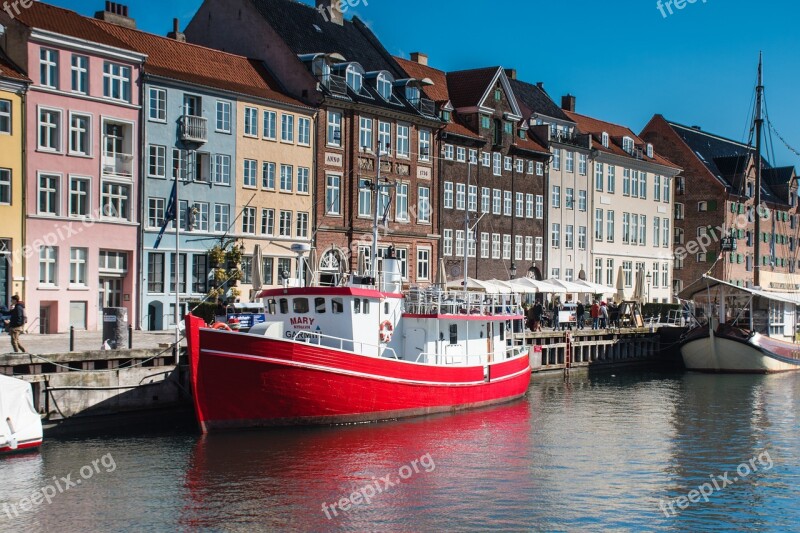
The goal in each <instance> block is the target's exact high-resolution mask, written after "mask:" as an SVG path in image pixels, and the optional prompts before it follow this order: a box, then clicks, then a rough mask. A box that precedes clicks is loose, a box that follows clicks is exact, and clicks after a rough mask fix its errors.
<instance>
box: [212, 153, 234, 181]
mask: <svg viewBox="0 0 800 533" xmlns="http://www.w3.org/2000/svg"><path fill="white" fill-rule="evenodd" d="M212 175H213V177H214V184H215V185H230V184H231V156H229V155H224V154H216V155H215V156H214V167H213V169H212Z"/></svg>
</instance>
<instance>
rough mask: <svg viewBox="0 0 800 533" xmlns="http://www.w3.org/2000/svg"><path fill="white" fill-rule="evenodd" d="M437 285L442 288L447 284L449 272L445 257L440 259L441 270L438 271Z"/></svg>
mask: <svg viewBox="0 0 800 533" xmlns="http://www.w3.org/2000/svg"><path fill="white" fill-rule="evenodd" d="M436 286H437V287H439V288H441V289H444V288H445V287H446V286H447V272H446V266H445V263H444V259H439V271H438V272H437V273H436Z"/></svg>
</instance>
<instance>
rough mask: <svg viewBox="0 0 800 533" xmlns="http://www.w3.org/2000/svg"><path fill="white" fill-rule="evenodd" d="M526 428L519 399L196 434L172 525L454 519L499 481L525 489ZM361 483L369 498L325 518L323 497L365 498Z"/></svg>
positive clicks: (421, 525) (483, 502) (420, 523)
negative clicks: (464, 408)
mask: <svg viewBox="0 0 800 533" xmlns="http://www.w3.org/2000/svg"><path fill="white" fill-rule="evenodd" d="M531 434H532V428H531V412H530V404H529V403H528V402H526V401H519V402H515V403H512V404H509V405H505V406H500V407H495V408H487V409H481V410H477V411H473V412H468V413H459V414H455V415H437V416H432V417H426V418H422V419H413V420H406V421H400V422H390V423H382V424H366V425H356V426H350V427H334V428H318V427H316V428H315V427H311V428H282V429H272V430H268V431H257V432H243V433H221V434H208V435H204V436H202V437H200V438H199V440H198V441H197V444H196V445H195V448H194V453H193V457H192V459H191V464H190V468H189V471H188V473H187V476H186V488H187V489H188V494H187V501H188V502H189V503H188V505H187V506H186V507H185V508H184V509H183V512H182V514H181V519H180V521H181V526H182V527H188V528H198V527H199V528H212V529H217V528H223V529H230V528H232V527H233V528H235V527H236V525H240V526H245V525H253V524H258V526H259V527H263V528H266V529H285V528H287V527H291V528H293V529H295V528H297V529H301V530H315V531H318V530H321V529H329V528H344V529H352V530H361V531H367V530H375V529H376V528H377V527H381V528H385V529H388V530H395V531H398V530H408V528H412V529H414V530H424V529H432V528H435V527H436V526H437V524H438V525H439V526H441V523H442V522H441V520H442V513H446V514H447V515H450V516H452V517H453V518H454V519H455V520H456V523H458V521H457V520H458V517H460V516H469V515H470V514H472V513H474V511H475V509H477V508H481V507H486V506H487V505H489V506H491V507H496V506H498V505H500V504H499V503H498V502H502V501H503V500H505V499H506V498H507V497H508V488H509V487H513V488H514V491H519V492H520V493H528V494H530V493H531V492H532V490H531V489H532V485H533V484H535V480H534V479H532V476H531V475H530V474H529V470H528V468H529V465H528V464H527V460H528V458H529V456H530V448H531V443H530V435H531ZM500 458H502V459H500ZM415 461H416V465H417V466H418V468H417V469H416V470H418V471H415V469H414V468H413V467H414V463H415ZM490 465H491V466H490ZM498 465H499V468H498ZM465 471H466V472H469V473H470V474H471V479H465V478H464V477H463V475H464V473H465ZM409 474H410V475H409ZM401 475H403V476H404V477H407V479H405V480H401V479H400V476H401ZM476 475H478V476H480V479H481V483H480V485H481V487H482V488H481V489H476V488H475V476H476ZM386 476H389V478H388V479H387V477H386ZM387 481H388V482H390V483H391V484H393V485H394V486H388V487H387ZM398 481H400V482H399V483H398ZM465 485H469V486H470V487H471V488H470V489H467V488H466V487H465ZM366 487H372V488H374V487H379V489H376V490H375V492H376V493H377V495H376V496H374V498H372V501H371V503H370V504H369V505H367V504H365V502H363V501H362V502H361V503H360V504H359V505H354V506H353V507H352V508H350V510H349V511H346V512H342V511H341V510H340V507H339V505H338V504H337V507H336V511H337V513H336V514H337V515H338V516H335V515H334V513H333V512H332V511H331V509H330V505H331V504H333V503H335V502H339V500H340V499H342V498H349V497H350V496H351V494H352V493H354V492H357V491H359V490H362V489H365V490H364V492H363V493H366V494H367V495H369V494H370V493H371V490H370V489H366ZM379 490H380V491H382V492H379ZM363 493H362V494H363ZM358 499H359V498H354V499H353V501H357V500H358ZM436 500H439V501H441V503H442V506H443V507H439V506H437V505H436V504H435V501H436ZM488 502H493V503H491V504H490V503H488ZM323 504H328V513H327V516H330V517H331V518H330V519H329V518H328V517H327V516H326V513H325V512H324V510H323Z"/></svg>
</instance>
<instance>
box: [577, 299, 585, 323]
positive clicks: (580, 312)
mask: <svg viewBox="0 0 800 533" xmlns="http://www.w3.org/2000/svg"><path fill="white" fill-rule="evenodd" d="M575 316H576V318H577V320H578V329H583V326H584V323H583V322H584V320H586V307H584V305H583V302H581V301H579V302H578V307H577V308H576V309H575Z"/></svg>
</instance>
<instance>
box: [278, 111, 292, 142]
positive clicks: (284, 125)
mask: <svg viewBox="0 0 800 533" xmlns="http://www.w3.org/2000/svg"><path fill="white" fill-rule="evenodd" d="M281 142H285V143H293V142H294V115H287V114H281Z"/></svg>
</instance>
